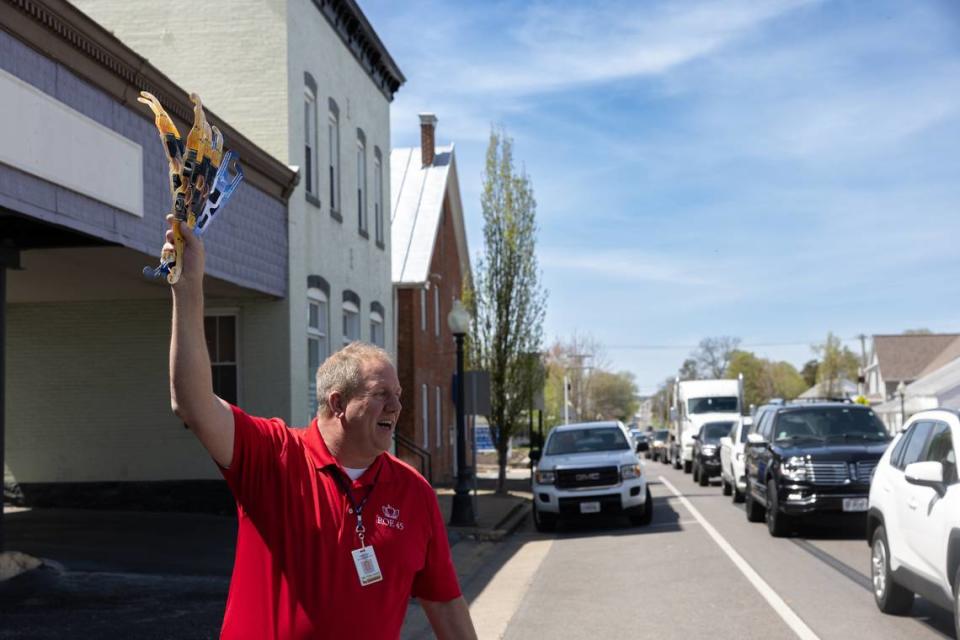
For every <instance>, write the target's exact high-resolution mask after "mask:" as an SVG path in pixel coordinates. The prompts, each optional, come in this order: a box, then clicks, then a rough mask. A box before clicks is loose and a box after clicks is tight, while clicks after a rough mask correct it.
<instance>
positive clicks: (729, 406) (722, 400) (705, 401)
mask: <svg viewBox="0 0 960 640" xmlns="http://www.w3.org/2000/svg"><path fill="white" fill-rule="evenodd" d="M738 407H739V405H738V404H737V398H736V397H732V398H729V397H717V398H691V399H690V400H687V410H688V412H689V413H714V412H719V413H730V412H732V411H736V410H737V409H738Z"/></svg>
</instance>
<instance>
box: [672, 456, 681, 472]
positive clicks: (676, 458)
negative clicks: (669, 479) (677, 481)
mask: <svg viewBox="0 0 960 640" xmlns="http://www.w3.org/2000/svg"><path fill="white" fill-rule="evenodd" d="M673 468H674V469H682V468H683V462H681V460H680V456H679V455H677V454H674V456H673Z"/></svg>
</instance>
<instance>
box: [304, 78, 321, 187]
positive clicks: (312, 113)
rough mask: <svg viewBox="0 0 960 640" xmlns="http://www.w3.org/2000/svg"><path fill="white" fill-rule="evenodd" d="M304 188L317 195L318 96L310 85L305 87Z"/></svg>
mask: <svg viewBox="0 0 960 640" xmlns="http://www.w3.org/2000/svg"><path fill="white" fill-rule="evenodd" d="M303 97H304V101H303V111H304V114H303V120H304V122H303V128H304V132H303V137H304V147H305V149H304V163H305V164H306V167H304V175H305V176H306V181H305V182H304V187H303V188H304V190H305V191H306V192H307V193H309V194H310V195H312V196H316V195H317V190H318V186H317V175H318V170H317V96H316V94H314V93H313V90H312V89H311V88H310V87H304V88H303Z"/></svg>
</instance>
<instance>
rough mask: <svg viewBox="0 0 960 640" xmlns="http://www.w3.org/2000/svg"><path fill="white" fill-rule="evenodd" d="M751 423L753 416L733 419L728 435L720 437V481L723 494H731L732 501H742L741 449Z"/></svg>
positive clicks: (742, 473)
mask: <svg viewBox="0 0 960 640" xmlns="http://www.w3.org/2000/svg"><path fill="white" fill-rule="evenodd" d="M752 424H753V418H751V417H750V416H743V417H742V418H740V419H739V420H736V421H734V423H733V428H732V429H730V434H729V435H727V436H724V437H723V438H720V483H721V484H722V485H723V495H725V496H729V495H733V501H734V502H743V492H744V491H746V488H747V478H746V476H745V475H744V465H743V449H744V443H745V442H746V441H747V433H748V432H749V431H750V426H751V425H752Z"/></svg>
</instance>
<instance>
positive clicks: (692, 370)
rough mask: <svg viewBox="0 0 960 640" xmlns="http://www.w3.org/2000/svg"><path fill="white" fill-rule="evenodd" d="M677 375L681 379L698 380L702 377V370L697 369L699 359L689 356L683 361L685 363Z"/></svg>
mask: <svg viewBox="0 0 960 640" xmlns="http://www.w3.org/2000/svg"><path fill="white" fill-rule="evenodd" d="M677 376H679V377H680V379H681V380H696V379H697V378H699V377H700V371H699V370H698V369H697V361H696V360H695V359H693V358H687V359H686V360H684V361H683V364H682V365H680V370H679V371H677Z"/></svg>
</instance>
